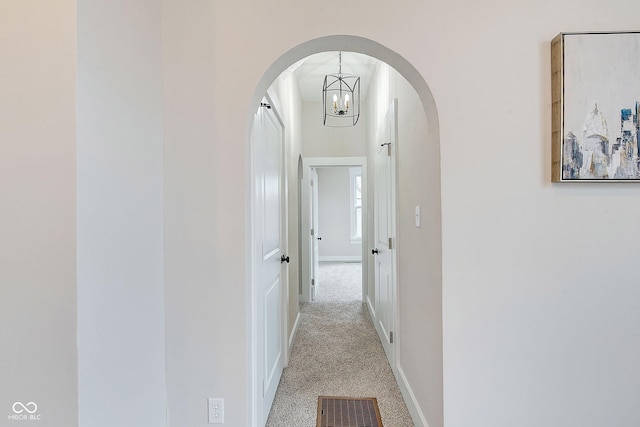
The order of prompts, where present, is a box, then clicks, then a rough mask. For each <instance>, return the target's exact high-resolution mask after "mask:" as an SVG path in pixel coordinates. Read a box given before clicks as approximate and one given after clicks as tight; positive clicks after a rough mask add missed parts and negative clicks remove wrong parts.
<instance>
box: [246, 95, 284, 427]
mask: <svg viewBox="0 0 640 427" xmlns="http://www.w3.org/2000/svg"><path fill="white" fill-rule="evenodd" d="M264 98H265V99H266V101H267V103H268V104H269V105H270V110H272V112H273V113H274V115H275V117H276V119H277V120H278V121H279V122H280V125H281V126H282V130H283V133H282V139H283V141H282V147H283V163H282V168H283V185H282V187H283V188H282V195H281V196H282V198H283V203H284V206H285V209H283V212H282V214H283V215H284V224H283V226H284V227H283V230H282V232H283V237H282V238H283V241H282V248H283V251H284V252H285V253H287V254H288V253H289V248H288V217H287V212H288V209H286V206H288V203H289V202H288V197H287V194H288V191H287V189H288V182H287V167H286V160H287V159H286V155H285V150H286V144H285V142H286V140H285V132H286V128H285V124H284V123H285V122H284V120H283V117H282V115H281V114H280V111H282V109H281V108H280V103H279V100H278V98H277V96H276V95H275V93H273V92H272V91H271V90H269V91H268V92H267V94H265V96H264ZM257 108H264V107H261V106H257ZM254 142H255V141H253V140H251V153H252V156H253V153H254V152H255V150H254V148H253V144H254ZM252 156H250V159H249V161H250V168H249V170H250V171H251V177H250V179H251V181H250V189H251V191H250V207H251V215H249V218H248V220H249V221H250V224H249V226H250V230H251V233H250V236H248V239H247V244H248V245H249V247H248V249H249V250H248V251H247V253H248V256H249V264H250V268H251V270H250V274H251V288H250V295H249V299H250V301H251V320H250V325H249V328H250V334H249V338H250V342H249V343H248V344H249V348H250V351H249V359H250V372H249V381H250V383H251V399H250V406H251V425H252V426H259V419H260V417H261V411H260V410H259V402H258V393H259V392H260V391H261V390H262V388H261V387H260V386H259V385H260V384H262V379H260V378H258V372H259V371H258V363H259V359H258V339H259V335H258V334H259V333H260V331H261V326H262V325H261V323H260V322H259V319H258V315H257V314H258V304H257V302H258V301H257V292H256V288H257V286H258V275H257V269H256V266H257V259H256V256H255V253H256V251H255V250H254V248H255V246H256V245H257V244H260V243H261V242H258V239H257V238H258V235H257V233H256V232H255V230H256V215H257V213H258V212H257V209H256V200H255V195H254V192H253V188H254V182H255V179H256V176H255V168H254V167H253V165H254V159H253V157H252ZM288 277H289V275H288V272H285V273H282V281H283V286H282V301H281V302H282V313H281V315H282V337H283V339H282V355H283V357H284V360H283V363H284V367H285V368H286V367H287V366H288V364H289V351H288V350H289V347H288V345H287V343H288V340H287V337H288V319H289V283H288V282H289V281H288Z"/></svg>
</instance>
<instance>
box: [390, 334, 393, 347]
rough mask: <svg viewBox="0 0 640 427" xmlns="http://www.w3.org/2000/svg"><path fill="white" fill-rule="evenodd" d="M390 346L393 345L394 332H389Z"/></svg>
mask: <svg viewBox="0 0 640 427" xmlns="http://www.w3.org/2000/svg"><path fill="white" fill-rule="evenodd" d="M389 344H393V332H389Z"/></svg>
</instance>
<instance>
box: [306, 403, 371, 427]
mask: <svg viewBox="0 0 640 427" xmlns="http://www.w3.org/2000/svg"><path fill="white" fill-rule="evenodd" d="M317 420H318V421H317V422H316V427H382V420H381V419H380V410H379V409H378V401H377V400H376V398H375V397H367V398H363V399H359V398H353V397H327V396H320V397H318V418H317Z"/></svg>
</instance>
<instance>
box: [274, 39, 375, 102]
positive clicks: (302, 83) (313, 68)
mask: <svg viewBox="0 0 640 427" xmlns="http://www.w3.org/2000/svg"><path fill="white" fill-rule="evenodd" d="M378 62H380V61H378V60H377V59H375V58H372V57H371V56H367V55H362V54H360V53H355V52H342V72H343V73H345V74H355V75H356V76H359V77H360V97H361V98H362V99H365V98H366V96H367V89H368V88H369V82H370V81H371V76H372V75H373V72H374V70H375V67H376V65H377V64H378ZM338 68H339V67H338V52H337V51H336V52H322V53H317V54H315V55H311V56H308V57H306V58H305V59H303V60H301V61H298V62H297V63H295V64H293V65H292V66H291V67H289V69H288V70H286V71H285V73H293V75H294V76H295V78H296V80H297V81H298V86H299V87H300V93H301V95H302V100H303V101H305V102H320V101H322V83H323V82H324V76H325V75H327V74H336V73H338Z"/></svg>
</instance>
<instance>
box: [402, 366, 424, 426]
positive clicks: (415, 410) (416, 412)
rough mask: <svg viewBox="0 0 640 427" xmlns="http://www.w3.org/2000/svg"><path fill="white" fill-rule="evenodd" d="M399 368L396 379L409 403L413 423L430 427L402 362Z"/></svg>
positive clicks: (408, 407)
mask: <svg viewBox="0 0 640 427" xmlns="http://www.w3.org/2000/svg"><path fill="white" fill-rule="evenodd" d="M397 368H398V369H397V372H398V375H397V376H396V381H397V382H398V387H399V388H400V393H402V397H403V398H404V402H405V403H406V404H407V409H409V414H410V415H411V419H412V420H413V424H414V425H415V426H416V427H429V423H427V419H426V418H425V417H424V414H423V413H422V409H420V405H419V404H418V401H417V400H416V396H415V394H413V390H412V389H411V386H410V385H409V381H408V380H407V376H406V375H405V374H404V371H403V370H402V367H401V366H400V364H398V365H397Z"/></svg>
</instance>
